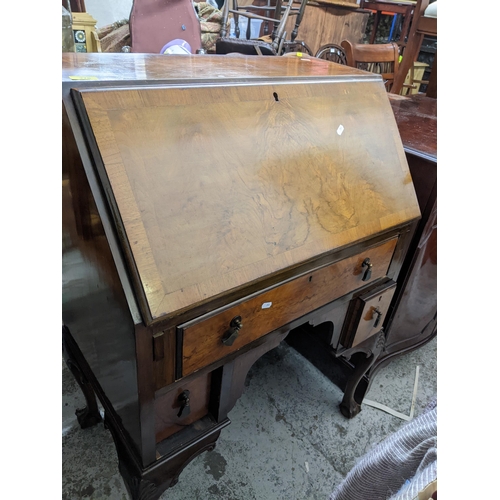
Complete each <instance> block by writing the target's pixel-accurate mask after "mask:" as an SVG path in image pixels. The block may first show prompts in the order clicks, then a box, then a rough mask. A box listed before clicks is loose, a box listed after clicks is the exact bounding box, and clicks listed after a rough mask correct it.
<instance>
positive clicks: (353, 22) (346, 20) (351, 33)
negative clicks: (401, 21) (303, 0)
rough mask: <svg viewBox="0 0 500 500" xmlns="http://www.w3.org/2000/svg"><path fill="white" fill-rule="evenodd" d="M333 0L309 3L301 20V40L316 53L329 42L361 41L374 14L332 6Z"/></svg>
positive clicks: (289, 23)
mask: <svg viewBox="0 0 500 500" xmlns="http://www.w3.org/2000/svg"><path fill="white" fill-rule="evenodd" d="M328 3H330V2H319V3H317V4H308V5H307V7H306V9H305V11H304V17H303V18H302V22H301V23H300V28H299V33H298V36H297V39H298V40H303V41H304V42H305V43H306V44H307V45H308V47H309V48H310V49H311V50H312V53H313V54H316V53H317V52H318V50H319V49H320V48H321V47H322V46H323V45H325V44H327V43H336V44H337V45H340V42H342V40H349V41H351V42H353V43H361V42H362V41H363V35H364V33H365V31H366V24H367V22H368V17H369V15H370V13H369V12H368V11H364V12H362V11H358V12H356V11H353V10H351V9H344V8H339V7H334V6H330V5H328ZM294 22H295V21H294V20H293V19H291V20H289V21H288V22H287V24H286V30H287V33H290V30H292V29H293V26H294V24H293V23H294Z"/></svg>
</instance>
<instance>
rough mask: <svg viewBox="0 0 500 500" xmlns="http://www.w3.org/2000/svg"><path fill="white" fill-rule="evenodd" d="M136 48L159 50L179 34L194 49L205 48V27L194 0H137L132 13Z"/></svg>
mask: <svg viewBox="0 0 500 500" xmlns="http://www.w3.org/2000/svg"><path fill="white" fill-rule="evenodd" d="M130 36H131V40H132V47H131V51H132V52H140V53H146V54H159V53H160V51H161V49H162V47H164V46H165V44H167V43H169V42H171V41H172V40H174V39H176V38H180V39H182V40H185V41H186V42H187V43H189V45H190V46H191V49H192V51H193V53H195V52H196V51H197V50H199V49H201V27H200V21H199V20H198V17H197V15H196V12H195V10H194V7H193V3H192V1H191V0H134V3H133V6H132V11H131V13H130Z"/></svg>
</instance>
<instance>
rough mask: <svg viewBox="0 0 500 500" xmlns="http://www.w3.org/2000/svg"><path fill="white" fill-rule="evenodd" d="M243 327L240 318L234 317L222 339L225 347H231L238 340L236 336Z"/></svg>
mask: <svg viewBox="0 0 500 500" xmlns="http://www.w3.org/2000/svg"><path fill="white" fill-rule="evenodd" d="M242 327H243V325H242V324H241V316H236V317H235V318H233V319H232V320H231V323H229V330H228V331H227V332H226V333H225V334H224V336H223V337H222V343H223V344H224V345H227V346H232V345H233V343H234V341H235V340H236V339H237V338H238V334H239V332H240V330H241V328H242Z"/></svg>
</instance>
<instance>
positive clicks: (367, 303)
mask: <svg viewBox="0 0 500 500" xmlns="http://www.w3.org/2000/svg"><path fill="white" fill-rule="evenodd" d="M395 291H396V283H395V282H394V281H392V280H389V281H388V282H387V283H384V284H381V285H378V286H375V288H373V289H370V290H369V291H367V292H366V293H363V294H362V295H360V296H359V297H356V298H355V299H353V300H352V301H351V303H350V304H349V309H348V310H347V314H346V319H345V322H344V325H343V327H342V333H341V335H340V343H341V344H342V345H343V346H344V347H346V348H348V349H349V348H351V347H356V346H357V345H359V344H361V343H362V342H364V341H365V340H366V339H368V338H370V337H372V336H373V335H376V334H377V333H378V332H380V330H381V329H382V325H383V324H384V321H385V318H386V316H387V311H388V310H389V306H390V305H391V301H392V298H393V296H394V292H395Z"/></svg>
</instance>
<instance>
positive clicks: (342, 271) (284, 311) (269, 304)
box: [178, 238, 397, 377]
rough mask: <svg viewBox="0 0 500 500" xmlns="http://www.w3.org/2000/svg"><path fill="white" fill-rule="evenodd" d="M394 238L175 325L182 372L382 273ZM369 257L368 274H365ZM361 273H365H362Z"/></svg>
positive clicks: (394, 245) (232, 349)
mask: <svg viewBox="0 0 500 500" xmlns="http://www.w3.org/2000/svg"><path fill="white" fill-rule="evenodd" d="M396 243H397V238H393V239H391V240H389V241H386V242H384V243H382V244H380V245H378V246H375V247H372V248H369V249H367V250H365V251H363V252H361V253H359V254H356V255H354V256H352V257H348V258H346V259H343V260H340V261H338V262H335V263H334V264H330V265H328V266H325V267H322V268H320V269H317V270H315V271H312V272H310V273H307V274H305V275H302V276H300V277H298V278H295V279H293V280H291V281H288V282H286V283H284V284H282V285H280V286H277V287H276V288H273V289H271V290H268V291H266V292H262V293H260V294H257V295H253V296H251V297H249V298H247V299H244V300H242V301H240V302H238V303H236V304H235V305H233V306H231V307H229V308H226V309H224V310H222V311H220V312H217V311H215V312H213V313H210V314H207V315H205V316H202V317H200V318H197V319H195V320H193V321H190V322H188V323H185V324H183V325H180V326H179V327H178V333H179V335H178V339H180V342H181V345H180V346H179V348H180V349H181V353H182V355H181V360H182V369H181V374H182V376H183V377H184V376H186V375H189V374H191V373H193V372H195V371H196V370H199V369H200V368H203V367H204V366H207V365H209V364H211V363H214V362H215V361H218V360H219V359H221V358H223V357H224V356H227V355H228V354H230V353H232V352H234V351H237V350H238V349H241V348H242V347H243V346H245V345H246V344H248V343H250V342H253V341H254V340H257V339H258V338H259V337H262V336H263V335H266V334H267V333H270V332H272V331H273V330H276V329H277V328H280V327H281V326H283V325H285V324H287V323H289V322H291V321H294V320H295V319H297V318H300V317H301V316H303V315H304V314H307V313H309V312H311V311H314V310H315V309H317V308H318V307H321V306H323V305H325V304H327V303H328V302H331V301H332V300H335V299H337V298H339V297H341V296H343V295H345V294H347V293H349V292H351V291H353V290H356V289H358V288H360V287H361V286H364V285H366V284H368V283H370V282H372V281H374V280H376V279H378V278H381V277H383V276H385V275H386V273H387V270H388V268H389V265H390V263H391V259H392V255H393V253H394V249H395V247H396ZM366 259H369V262H370V264H371V277H370V278H369V279H367V274H366V271H367V269H368V267H367V266H366V265H365V266H363V263H364V262H366ZM363 278H364V279H363Z"/></svg>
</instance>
